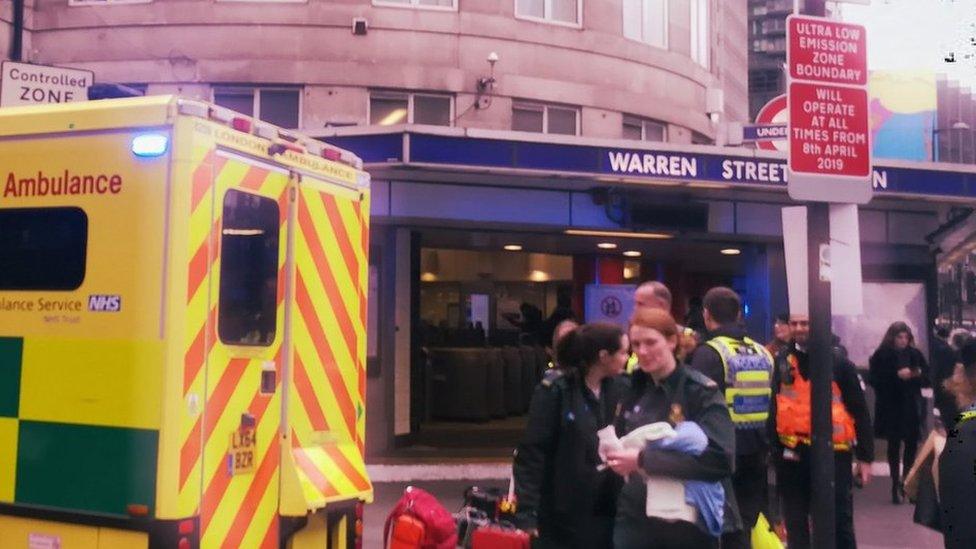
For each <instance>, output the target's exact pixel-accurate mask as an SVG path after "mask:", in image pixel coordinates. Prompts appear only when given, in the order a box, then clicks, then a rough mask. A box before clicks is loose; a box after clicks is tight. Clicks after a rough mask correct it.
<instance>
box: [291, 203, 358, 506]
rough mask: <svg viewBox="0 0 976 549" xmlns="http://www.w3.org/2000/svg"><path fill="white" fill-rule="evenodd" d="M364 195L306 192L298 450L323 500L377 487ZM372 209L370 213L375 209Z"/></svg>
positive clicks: (301, 224)
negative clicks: (373, 480)
mask: <svg viewBox="0 0 976 549" xmlns="http://www.w3.org/2000/svg"><path fill="white" fill-rule="evenodd" d="M361 208H362V200H361V197H360V196H358V194H357V195H354V196H350V195H343V194H337V193H336V191H331V192H330V190H328V189H326V188H324V186H321V185H320V186H315V185H305V186H303V188H302V189H301V191H300V192H299V200H298V205H297V215H296V225H297V227H298V230H297V231H296V243H295V250H296V253H295V258H296V259H295V269H296V274H295V311H296V312H295V314H294V321H293V328H294V331H293V334H294V345H295V359H294V367H293V370H294V375H293V378H292V385H293V387H294V390H293V393H294V394H297V395H298V397H299V398H298V399H297V400H298V401H299V402H300V404H301V406H292V407H291V408H290V411H289V413H290V415H291V417H290V418H289V420H290V421H289V423H290V424H291V426H292V444H291V446H292V454H293V457H294V461H295V463H296V465H297V466H298V469H299V480H300V482H301V484H302V488H303V491H304V494H305V498H306V501H307V502H308V503H309V504H311V505H321V504H324V503H325V502H328V501H334V500H340V499H350V498H352V497H356V496H357V495H358V494H362V493H364V492H368V491H369V490H370V489H371V485H370V483H369V480H368V477H367V476H366V472H365V465H364V464H363V460H362V450H361V449H362V444H363V438H364V430H365V417H364V414H363V403H364V400H365V376H364V375H363V372H364V369H365V364H364V361H365V354H366V353H365V351H366V346H365V342H366V334H365V331H366V325H365V315H366V311H365V308H366V307H365V305H366V300H365V293H364V292H365V284H364V281H365V280H366V277H367V276H368V262H367V256H366V250H365V249H364V248H363V246H364V245H365V244H367V243H368V236H367V235H366V234H365V233H366V231H367V230H368V229H367V228H366V227H365V226H364V224H363V222H362V216H363V211H362V209H361ZM367 215H368V214H367Z"/></svg>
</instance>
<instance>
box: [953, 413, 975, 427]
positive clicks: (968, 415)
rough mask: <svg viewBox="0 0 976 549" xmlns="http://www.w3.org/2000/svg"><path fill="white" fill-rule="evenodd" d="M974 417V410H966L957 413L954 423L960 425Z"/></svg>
mask: <svg viewBox="0 0 976 549" xmlns="http://www.w3.org/2000/svg"><path fill="white" fill-rule="evenodd" d="M974 419H976V410H967V411H965V412H963V413H961V414H959V418H958V419H957V421H956V425H961V424H963V423H967V422H970V421H973V420H974Z"/></svg>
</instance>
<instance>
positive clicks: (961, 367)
mask: <svg viewBox="0 0 976 549" xmlns="http://www.w3.org/2000/svg"><path fill="white" fill-rule="evenodd" d="M960 355H961V356H960V363H959V364H956V367H955V370H954V372H953V375H952V377H950V378H949V380H948V383H947V388H948V389H949V390H950V391H951V392H952V394H953V395H954V396H955V397H956V404H957V405H958V406H959V408H960V409H961V410H962V413H960V414H959V416H958V417H957V418H956V424H955V427H954V428H953V429H950V430H949V431H948V438H947V440H946V445H945V448H944V449H943V450H942V455H941V456H940V457H939V496H940V500H941V501H940V506H941V508H942V534H943V537H944V539H945V546H946V549H972V548H973V547H976V520H973V510H974V509H976V471H974V465H973V464H974V463H976V341H969V342H967V343H966V344H964V345H963V347H962V349H961V351H960Z"/></svg>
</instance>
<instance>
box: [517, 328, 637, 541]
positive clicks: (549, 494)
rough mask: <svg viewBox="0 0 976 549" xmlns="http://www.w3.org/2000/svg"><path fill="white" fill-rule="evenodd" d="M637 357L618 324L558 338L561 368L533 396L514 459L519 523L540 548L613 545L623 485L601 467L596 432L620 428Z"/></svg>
mask: <svg viewBox="0 0 976 549" xmlns="http://www.w3.org/2000/svg"><path fill="white" fill-rule="evenodd" d="M629 353H630V343H629V342H628V339H627V335H626V334H624V332H623V330H621V329H620V328H619V327H618V326H616V325H614V324H605V323H594V324H585V325H583V326H579V327H578V328H576V329H574V330H572V331H569V332H567V333H565V335H563V336H562V337H560V338H558V339H557V340H556V364H557V365H558V366H557V367H555V368H552V369H550V370H549V371H548V372H546V376H545V377H544V378H543V380H542V382H541V383H539V385H538V387H536V389H535V393H534V394H533V395H532V403H531V405H530V407H529V422H528V426H527V427H526V432H525V435H524V437H523V439H522V442H521V443H520V444H519V446H518V450H517V452H516V454H515V463H514V466H513V475H514V478H515V495H516V498H517V501H518V512H517V515H516V521H517V523H518V525H519V526H520V527H521V528H522V529H524V530H527V531H529V532H533V533H534V534H536V535H537V536H538V539H536V540H535V543H534V544H533V547H536V548H539V547H543V548H580V549H582V548H587V549H589V548H594V549H609V548H611V547H613V518H614V515H615V513H616V498H617V492H618V490H619V486H620V481H619V479H617V478H616V476H615V475H614V474H613V473H612V472H610V471H607V470H603V469H602V468H601V467H600V464H601V460H600V456H599V453H598V447H599V442H598V438H597V431H599V430H600V429H602V428H603V427H606V426H607V425H610V424H611V423H612V422H613V419H614V416H615V413H616V411H617V405H618V402H619V401H620V397H621V395H622V394H623V391H624V388H625V382H624V380H623V379H622V378H621V376H620V374H621V373H623V371H624V366H625V365H626V363H627V358H628V355H629Z"/></svg>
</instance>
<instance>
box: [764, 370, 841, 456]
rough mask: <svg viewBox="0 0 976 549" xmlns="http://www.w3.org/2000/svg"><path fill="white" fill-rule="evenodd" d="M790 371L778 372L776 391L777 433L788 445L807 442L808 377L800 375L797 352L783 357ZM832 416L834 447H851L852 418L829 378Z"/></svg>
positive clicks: (808, 423) (808, 415)
mask: <svg viewBox="0 0 976 549" xmlns="http://www.w3.org/2000/svg"><path fill="white" fill-rule="evenodd" d="M786 362H787V364H788V365H789V372H788V373H787V372H780V374H781V375H780V387H779V393H778V394H777V395H776V434H777V435H779V440H780V442H781V443H782V444H783V445H784V446H786V447H787V448H796V446H797V444H801V443H802V444H807V445H809V444H810V431H811V428H810V381H809V380H806V379H803V376H801V375H800V372H799V369H798V363H797V359H796V355H794V354H792V353H791V354H790V355H789V356H788V357H787V359H786ZM830 392H831V405H830V407H831V416H832V417H833V442H834V450H850V449H851V446H852V445H853V444H854V440H855V431H854V419H853V418H852V417H851V415H850V414H849V413H848V412H847V408H845V407H844V402H843V401H842V400H841V396H840V387H838V386H837V382H836V381H831V382H830Z"/></svg>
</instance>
